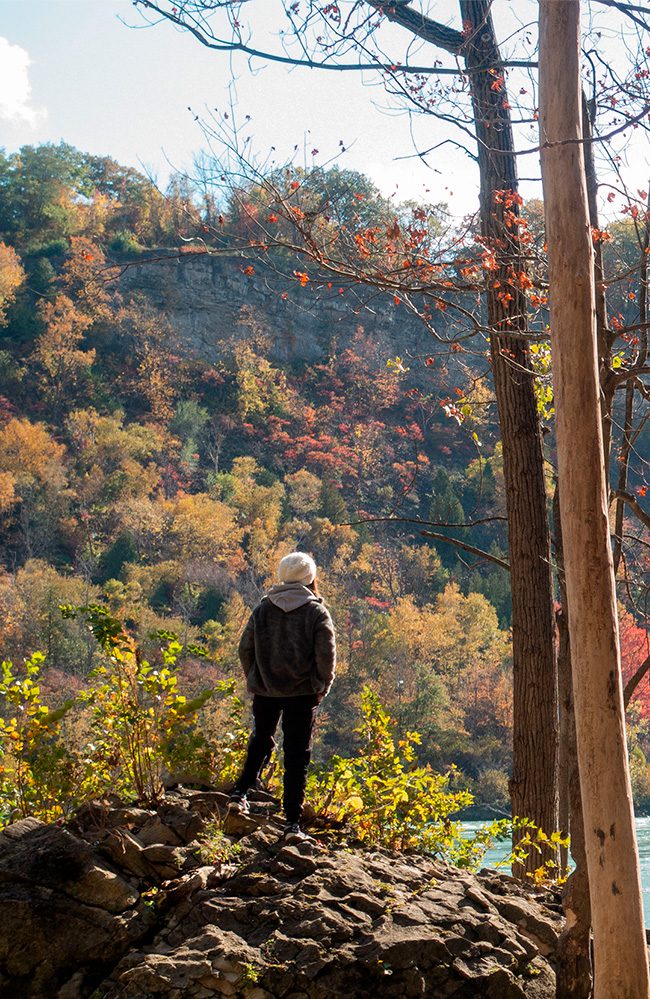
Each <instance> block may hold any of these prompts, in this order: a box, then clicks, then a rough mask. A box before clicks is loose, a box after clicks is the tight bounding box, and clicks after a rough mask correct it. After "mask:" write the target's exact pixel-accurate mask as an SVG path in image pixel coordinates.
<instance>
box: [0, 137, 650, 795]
mask: <svg viewBox="0 0 650 999" xmlns="http://www.w3.org/2000/svg"><path fill="white" fill-rule="evenodd" d="M325 182H327V183H328V184H329V185H330V187H331V186H332V185H336V186H337V190H338V198H339V206H341V205H346V204H347V211H348V212H349V214H350V217H351V218H353V217H354V216H355V213H356V216H359V213H363V214H364V219H365V221H364V220H363V219H362V220H361V221H362V222H364V224H366V223H367V224H370V222H371V221H372V219H373V218H378V217H383V218H386V217H387V215H388V214H389V213H390V212H391V211H395V210H397V211H400V210H401V211H404V212H411V213H412V212H413V211H414V206H406V207H402V208H401V209H400V208H399V207H398V208H397V209H395V206H392V205H389V204H388V202H386V200H385V199H383V198H382V197H381V196H380V194H379V193H378V192H377V191H376V190H375V189H374V188H373V187H372V185H371V184H370V182H369V181H368V180H367V179H366V178H364V177H361V176H359V175H354V174H350V173H347V172H346V171H338V170H336V169H334V170H333V171H331V172H330V174H329V175H326V174H323V173H322V172H321V173H319V174H318V176H316V177H315V178H312V180H311V183H312V184H313V185H314V189H315V190H317V189H318V184H322V183H325ZM220 197H221V198H222V200H220ZM415 210H416V211H419V212H420V214H421V217H425V218H427V219H428V220H429V222H428V224H431V225H433V224H434V223H435V217H436V211H437V209H436V208H435V207H432V206H420V207H418V206H415ZM530 211H531V227H533V228H534V224H535V219H537V220H538V221H539V206H535V205H532V206H530ZM243 224H244V223H243V222H242V219H241V216H239V217H238V213H237V211H236V208H235V206H233V205H229V204H228V202H227V196H226V194H225V193H223V195H220V193H219V191H218V189H217V190H214V189H212V188H211V189H208V188H204V189H201V185H200V183H198V182H197V183H194V184H190V183H189V182H187V181H186V180H184V179H182V178H174V179H173V180H172V182H171V184H170V188H169V190H168V191H167V193H166V195H165V196H163V195H161V194H160V193H159V191H158V190H157V189H156V188H155V186H154V185H153V184H152V183H151V182H150V181H149V180H148V179H147V178H145V177H144V176H141V175H140V174H138V173H137V172H135V171H133V170H131V169H127V168H124V167H121V166H120V165H119V164H117V163H115V162H114V161H112V160H110V159H106V158H99V157H94V156H89V155H85V154H83V153H80V152H78V151H76V150H74V149H72V148H71V147H69V146H65V145H60V146H56V147H55V146H41V147H39V148H24V149H23V150H21V152H20V153H19V154H15V155H10V156H2V157H0V264H1V265H2V270H1V278H0V313H1V315H2V318H3V326H2V328H1V329H0V336H1V338H2V344H1V349H0V371H1V376H0V377H1V386H2V388H1V395H0V516H1V518H2V541H1V548H0V558H1V560H2V566H3V569H2V575H1V576H0V652H1V654H2V656H3V658H6V659H11V660H13V661H14V663H19V662H20V661H21V660H22V659H23V658H24V657H26V656H28V655H29V654H30V653H32V652H33V651H35V650H37V649H40V650H42V651H43V652H44V653H45V654H46V657H47V659H46V669H45V672H44V674H43V679H42V683H41V687H42V689H43V691H44V692H46V693H47V697H48V703H50V704H56V703H60V702H62V701H63V700H64V699H65V698H66V697H68V696H70V694H71V693H73V692H75V691H77V690H78V689H79V688H80V687H81V686H83V678H84V677H85V676H86V675H87V674H88V672H89V671H90V670H91V669H92V668H93V666H94V665H96V663H97V661H98V652H97V648H96V645H95V643H94V641H93V640H92V638H91V637H90V635H89V633H88V631H87V629H86V627H85V626H84V625H83V624H82V623H80V622H79V621H77V620H73V619H69V618H68V619H64V617H63V616H62V615H61V613H60V611H59V605H61V604H88V603H94V602H96V603H103V604H106V605H107V606H108V607H109V608H110V609H111V611H112V612H113V613H114V614H115V615H116V616H118V617H120V618H122V619H123V620H124V621H125V622H126V624H127V625H128V627H129V628H130V629H131V630H132V631H134V632H135V633H136V635H137V636H138V639H139V640H140V642H141V643H142V644H143V646H144V647H145V649H146V650H147V652H148V654H149V655H150V656H152V657H154V660H155V657H156V656H157V655H158V653H157V647H158V645H159V644H160V643H159V641H158V640H157V639H156V638H152V637H151V636H152V635H153V634H154V633H155V632H156V631H158V630H160V629H163V630H165V631H168V632H173V633H175V634H177V635H178V636H179V638H180V639H181V641H182V642H183V643H184V644H186V643H188V642H193V641H199V640H200V641H202V642H204V643H205V645H206V647H207V649H208V651H209V659H208V660H205V659H197V658H192V657H189V658H186V659H184V660H183V661H182V663H181V665H180V675H181V677H182V679H183V683H184V685H185V688H186V689H187V690H188V692H190V693H192V692H197V691H198V690H199V689H201V688H202V687H205V686H206V683H212V682H213V681H214V680H216V679H222V678H224V677H227V676H230V675H233V676H235V677H237V682H238V683H240V681H239V672H238V667H237V662H236V645H237V640H238V636H239V633H240V631H241V628H242V627H243V624H244V622H245V620H246V617H247V613H248V609H249V608H250V607H251V606H252V605H253V604H254V603H255V602H256V601H257V600H258V599H259V597H260V595H261V594H262V593H263V592H264V591H265V589H266V588H267V587H268V586H269V584H270V583H271V581H272V576H273V570H274V566H275V564H276V562H277V559H278V558H279V557H280V556H282V555H283V554H285V553H286V552H287V551H289V550H292V549H294V548H302V549H305V550H307V551H309V552H311V553H312V554H313V555H314V557H315V559H316V561H317V562H318V564H319V566H320V567H321V573H320V578H321V581H322V585H321V588H322V591H323V593H324V595H325V597H326V599H327V602H328V604H329V605H330V606H331V608H332V614H333V617H334V619H335V623H336V626H337V632H338V639H339V650H340V659H341V661H340V668H339V680H338V682H337V683H336V685H335V687H334V689H333V692H332V695H331V696H330V698H329V699H328V701H327V707H326V711H325V712H324V713H323V715H322V718H321V722H320V732H319V740H320V741H319V753H320V755H321V758H326V757H327V756H329V755H330V754H331V753H332V752H334V751H339V750H342V749H345V750H349V749H350V741H351V739H352V735H351V731H352V727H353V722H352V718H353V715H354V713H355V712H356V711H357V710H358V704H359V697H360V692H361V688H362V686H363V684H364V683H370V684H371V686H372V687H374V688H375V689H376V690H377V691H378V692H379V694H380V695H381V697H382V699H383V701H384V703H385V704H387V706H388V707H389V708H390V710H391V712H392V713H393V714H394V716H395V718H396V720H397V723H398V728H399V731H400V733H406V732H408V731H409V730H413V729H417V731H418V732H419V733H420V734H421V736H422V746H421V758H422V759H423V760H424V761H429V762H431V763H432V764H433V765H434V766H435V767H436V768H438V769H441V770H445V769H446V768H448V767H449V766H451V765H452V764H454V765H456V766H457V767H458V768H459V770H460V771H461V773H460V774H459V776H458V780H459V782H460V784H462V785H464V786H470V787H473V788H474V790H475V792H476V793H477V795H478V797H479V798H480V799H483V800H484V801H487V802H490V803H492V804H495V805H502V806H504V807H505V806H506V802H507V797H508V794H507V773H508V769H509V757H510V733H511V681H510V675H509V673H510V638H509V630H508V629H509V625H510V595H509V580H508V572H507V566H506V567H505V568H504V567H503V566H502V565H499V564H496V563H495V561H494V559H496V560H497V562H498V561H499V560H501V561H502V562H507V558H508V555H507V537H506V529H505V520H504V508H503V485H502V476H501V452H500V445H499V442H498V436H497V427H496V421H495V413H494V403H493V399H492V396H491V388H490V384H489V367H488V364H487V360H486V358H485V356H484V350H483V349H481V346H480V344H478V343H477V344H470V347H472V348H473V349H469V348H468V347H465V348H463V349H462V350H456V349H454V347H453V346H452V347H451V348H450V349H449V350H448V352H447V353H443V352H441V351H440V350H437V351H433V350H432V346H431V343H430V340H429V338H428V335H427V332H426V329H425V328H424V326H422V327H420V326H419V325H418V324H417V322H415V321H414V320H413V319H412V318H411V317H409V316H407V315H406V312H405V310H404V309H402V310H401V311H400V303H399V301H397V300H396V301H392V300H390V299H389V300H387V301H385V300H383V299H380V298H377V299H376V300H375V302H374V305H373V308H372V309H371V308H369V307H368V305H367V303H364V304H363V305H361V304H360V300H359V299H358V297H355V293H354V289H352V288H351V287H349V286H342V287H340V288H339V287H338V286H335V287H332V283H331V282H327V281H326V280H323V281H322V282H320V283H318V282H316V281H312V282H309V286H308V287H305V286H306V285H307V284H308V282H307V281H306V280H305V281H303V280H302V275H303V274H304V270H303V265H302V264H301V263H300V260H299V259H298V258H296V259H295V261H294V260H293V258H291V257H290V256H289V257H287V252H288V251H286V250H282V251H278V252H279V253H280V252H281V253H283V254H284V256H283V257H282V260H281V263H282V266H274V262H273V259H271V260H269V259H265V260H262V261H258V260H256V259H255V258H254V254H253V251H251V254H250V255H249V256H246V255H244V254H243V253H242V249H241V245H242V239H241V237H242V225H243ZM215 226H217V227H219V226H221V227H222V236H221V237H220V239H219V241H218V245H217V244H216V243H215V242H214V240H211V237H210V233H211V232H212V231H213V230H214V227H215ZM617 227H618V228H617ZM202 229H203V230H204V233H205V238H204V240H203V241H197V240H196V239H195V236H196V233H197V231H198V232H201V230H202ZM611 231H612V233H613V239H614V242H616V243H617V252H623V251H624V250H625V245H626V239H627V238H628V236H627V230H626V222H625V221H621V222H620V223H616V225H615V226H613V227H611ZM231 237H232V238H231ZM230 238H231V241H230V243H229V239H230ZM184 240H189V242H184ZM179 243H180V249H179ZM623 255H624V252H623ZM276 263H277V261H276ZM285 273H289V274H291V275H292V276H293V280H292V281H287V280H286V279H285V278H283V275H284V274H285ZM305 277H306V275H305ZM283 282H284V283H283ZM613 294H614V295H616V294H617V292H616V290H615V291H614V293H613ZM620 298H621V301H620V316H621V320H622V318H623V315H624V311H625V309H626V308H627V305H626V300H625V291H624V290H620ZM541 304H542V306H543V303H541ZM439 321H440V323H441V324H444V323H445V322H446V318H445V316H444V314H443V313H441V315H440V319H439ZM544 377H545V374H544V368H543V364H541V365H540V382H539V388H540V392H539V397H540V406H541V407H542V409H543V407H544V406H545V405H548V397H547V392H546V383H545V381H544ZM548 474H549V481H550V479H551V477H552V465H551V464H550V462H549V470H548ZM641 481H642V480H641V479H635V480H634V481H633V482H632V485H633V486H635V487H636V488H638V489H639V490H641V489H644V488H645V487H644V486H643V485H642V484H641ZM389 521H393V522H390V523H389ZM417 521H426V522H428V526H426V525H424V526H420V527H419V526H418V525H417V523H416V522H417ZM470 524H471V525H475V526H473V527H471V529H470V528H468V527H467V526H461V525H470ZM445 525H449V526H445ZM422 530H428V531H429V532H434V533H436V534H438V535H442V538H444V537H445V536H447V537H449V538H450V539H457V540H462V541H464V542H466V543H467V544H469V545H470V546H471V547H472V548H474V549H476V550H478V554H477V553H476V551H471V550H470V551H468V550H466V549H462V548H458V547H456V546H455V545H454V544H453V543H450V542H445V541H444V540H443V539H442V538H440V537H439V538H437V539H432V538H430V537H426V536H424V535H423V534H422V533H421V532H422ZM481 552H483V553H487V554H488V555H489V556H491V557H492V560H490V559H487V558H485V557H484V556H482V555H481V554H480V553H481ZM621 613H622V622H623V654H624V659H625V661H626V666H625V668H626V670H627V673H628V675H629V673H631V672H632V671H633V670H634V668H635V666H636V665H637V664H638V662H640V661H641V660H642V659H643V658H645V648H644V636H645V631H644V630H643V629H641V628H640V627H639V624H638V621H637V619H635V617H634V615H633V614H632V613H631V612H630V611H629V610H623V609H622V612H621ZM217 710H218V709H217V708H215V707H213V706H211V704H210V703H208V704H206V705H205V707H203V708H202V712H203V713H204V714H205V715H209V714H210V712H214V711H217ZM646 713H647V711H646V702H645V701H644V700H640V701H639V702H638V703H637V707H636V708H635V723H634V724H633V725H632V726H631V731H632V736H633V739H634V746H635V756H634V757H633V760H635V767H636V770H635V775H634V776H635V782H636V791H637V794H638V796H639V797H640V798H641V797H643V796H644V795H645V794H646V793H647V785H648V783H649V782H648V774H647V766H646V762H645V756H644V755H643V747H644V746H646V744H647V740H648V735H647V722H646V720H645V715H646ZM334 719H335V720H336V724H335V725H334V724H333V723H332V722H333V720H334ZM209 723H210V721H209V718H208V719H207V721H206V724H207V725H209Z"/></svg>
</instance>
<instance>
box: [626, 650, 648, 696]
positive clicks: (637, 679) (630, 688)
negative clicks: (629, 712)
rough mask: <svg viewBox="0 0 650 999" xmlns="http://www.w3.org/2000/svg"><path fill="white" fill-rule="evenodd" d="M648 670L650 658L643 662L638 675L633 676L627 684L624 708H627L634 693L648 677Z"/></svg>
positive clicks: (637, 672)
mask: <svg viewBox="0 0 650 999" xmlns="http://www.w3.org/2000/svg"><path fill="white" fill-rule="evenodd" d="M648 670H650V656H647V657H646V658H645V659H644V660H643V662H642V663H641V665H640V666H639V668H638V670H637V671H636V673H634V674H633V676H631V677H630V679H629V680H628V681H627V683H626V684H625V689H624V691H623V706H624V707H626V708H627V706H628V704H629V703H630V699H631V697H632V694H633V693H634V691H635V690H636V688H637V687H638V686H639V684H640V683H641V681H642V680H643V678H644V676H645V675H646V673H647V672H648Z"/></svg>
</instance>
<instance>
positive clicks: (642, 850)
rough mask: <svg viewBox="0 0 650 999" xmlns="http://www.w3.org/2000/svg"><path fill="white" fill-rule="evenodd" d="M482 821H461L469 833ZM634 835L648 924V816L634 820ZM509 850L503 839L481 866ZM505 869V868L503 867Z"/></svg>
mask: <svg viewBox="0 0 650 999" xmlns="http://www.w3.org/2000/svg"><path fill="white" fill-rule="evenodd" d="M485 824H486V823H484V822H463V828H464V829H466V830H467V832H468V834H471V832H473V830H475V829H480V828H481V826H483V825H485ZM636 837H637V842H638V845H639V861H640V863H641V887H642V889H643V908H644V911H645V923H646V926H650V817H644V818H640V819H637V820H636ZM509 852H510V843H509V842H507V841H504V842H503V843H497V844H496V845H495V846H494V847H493V848H492V849H491V850H488V852H487V853H486V854H485V858H484V860H483V867H496V865H497V864H498V862H499V861H501V860H503V859H504V857H507V856H508V854H509ZM504 870H507V868H504Z"/></svg>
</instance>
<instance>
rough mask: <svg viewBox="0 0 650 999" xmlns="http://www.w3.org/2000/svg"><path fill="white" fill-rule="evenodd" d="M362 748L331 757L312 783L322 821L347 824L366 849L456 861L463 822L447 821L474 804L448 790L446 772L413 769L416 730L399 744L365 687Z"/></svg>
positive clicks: (312, 795) (465, 793)
mask: <svg viewBox="0 0 650 999" xmlns="http://www.w3.org/2000/svg"><path fill="white" fill-rule="evenodd" d="M361 713H362V724H361V726H360V727H359V728H358V729H357V734H358V735H359V736H360V739H361V745H360V747H359V752H358V753H357V755H356V756H354V757H352V758H343V757H340V756H335V757H334V758H333V759H332V762H331V765H330V767H329V768H328V770H327V771H323V772H321V773H319V774H317V775H315V776H314V777H312V778H311V780H310V782H309V795H310V800H311V802H312V804H313V806H314V808H315V809H316V812H317V814H318V815H319V816H320V817H321V818H325V819H330V820H331V819H333V820H334V821H335V822H338V823H345V826H346V827H347V830H349V833H348V834H349V835H350V836H351V837H352V838H353V839H355V840H357V841H359V842H360V843H361V844H363V845H364V846H368V847H371V846H383V847H387V848H388V849H395V850H404V849H408V848H412V849H418V850H425V851H427V852H430V853H436V854H441V855H445V856H451V855H452V854H453V855H454V856H456V857H460V854H461V853H463V851H464V852H467V850H465V848H464V846H463V841H462V836H461V831H460V823H457V822H456V823H454V822H452V821H451V819H450V816H451V815H453V814H454V813H455V812H458V811H459V810H460V809H462V808H466V807H467V806H468V805H470V804H471V803H472V796H471V794H469V792H468V791H454V792H452V791H450V789H449V785H450V774H438V773H434V771H433V770H432V769H431V767H429V766H424V767H423V766H418V765H417V763H416V762H415V749H414V747H415V746H417V745H418V743H419V742H420V736H419V735H418V734H417V732H407V733H406V736H405V738H404V739H401V740H400V741H399V742H398V743H397V744H396V743H395V740H394V738H393V734H392V731H391V729H392V727H393V724H394V723H393V722H392V720H391V718H390V717H389V715H388V713H387V712H386V710H385V709H384V707H383V706H382V704H381V703H380V701H379V698H378V697H377V695H376V694H375V693H374V692H373V691H372V690H371V689H370V688H369V687H367V686H366V687H364V688H363V692H362V695H361Z"/></svg>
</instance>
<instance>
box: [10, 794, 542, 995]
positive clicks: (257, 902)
mask: <svg viewBox="0 0 650 999" xmlns="http://www.w3.org/2000/svg"><path fill="white" fill-rule="evenodd" d="M226 804H227V798H226V797H225V795H223V794H220V793H219V792H216V791H207V792H206V791H202V792H201V791H189V790H184V789H181V788H179V789H177V790H176V792H174V793H171V794H170V795H169V796H168V800H167V801H166V802H165V803H164V804H163V805H161V806H160V807H159V808H158V809H157V810H155V811H154V810H144V809H138V808H124V807H119V806H117V805H113V806H110V805H109V804H107V803H103V804H97V805H92V806H89V807H87V808H85V809H84V810H83V811H82V812H81V813H80V814H79V815H78V816H77V818H76V819H75V820H74V822H72V823H70V824H69V825H68V826H67V827H60V826H47V825H44V824H43V823H40V822H38V821H36V820H33V819H25V820H22V821H21V822H17V823H15V824H14V825H13V826H9V827H8V828H7V829H5V830H4V832H3V833H1V834H0V995H2V996H6V997H7V999H9V997H12V999H52V997H54V996H56V997H58V999H90V997H92V999H117V997H118V996H119V997H121V999H148V997H154V996H155V997H167V999H193V997H195V999H211V997H221V996H234V997H242V999H243V997H246V999H276V997H277V999H279V997H283V999H299V997H301V999H330V997H333V996H346V997H365V996H373V997H380V996H393V997H398V996H399V997H402V996H404V997H408V996H427V997H430V999H448V997H455V999H474V997H476V999H478V997H481V999H521V997H529V999H551V997H553V996H554V995H555V976H554V972H553V954H554V951H555V947H556V942H557V935H558V932H559V926H560V916H559V906H558V904H557V900H556V899H554V898H553V897H551V896H549V895H548V894H545V893H543V892H533V891H532V890H524V889H522V887H521V886H520V885H518V884H517V883H515V882H513V881H512V880H511V879H510V878H508V877H506V876H505V875H500V874H496V873H494V872H483V873H481V874H479V875H476V876H473V875H471V874H468V873H464V872H462V871H459V870H457V869H455V868H452V867H449V866H447V865H445V864H442V863H440V862H437V861H435V860H433V859H431V858H429V857H425V856H420V855H415V854H413V855H391V854H389V853H386V852H384V851H373V852H361V851H354V850H349V849H341V848H340V847H337V846H335V845H334V844H332V843H331V842H330V843H329V844H328V841H327V839H326V838H323V839H322V841H321V842H315V843H300V844H298V845H293V846H289V845H287V844H286V843H285V842H284V840H283V839H282V837H281V826H280V823H279V821H278V820H277V819H275V818H274V817H273V815H272V809H273V803H272V802H271V801H270V800H268V799H265V798H264V797H263V796H262V797H261V798H260V800H258V801H257V802H256V803H254V808H253V815H252V817H250V818H245V817H238V818H237V819H236V820H235V823H234V824H233V823H231V825H229V826H227V827H226V831H227V832H228V833H229V836H228V839H227V840H222V839H221V838H220V836H219V835H218V834H217V833H215V831H214V830H215V829H217V826H216V824H215V823H217V822H218V823H222V822H223V819H224V815H225V809H226ZM229 821H230V820H229ZM206 831H207V832H208V833H209V832H210V831H211V835H212V836H213V837H216V839H217V841H218V842H219V843H220V844H221V847H222V846H223V843H224V842H226V843H230V842H233V843H236V846H237V852H235V853H232V855H231V856H229V857H226V858H225V859H222V860H221V861H219V862H216V863H212V864H206V863H205V850H206V846H205V845H204V846H203V848H202V850H201V847H200V843H199V840H200V839H201V837H202V836H204V837H205V835H206ZM197 837H198V839H197Z"/></svg>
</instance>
